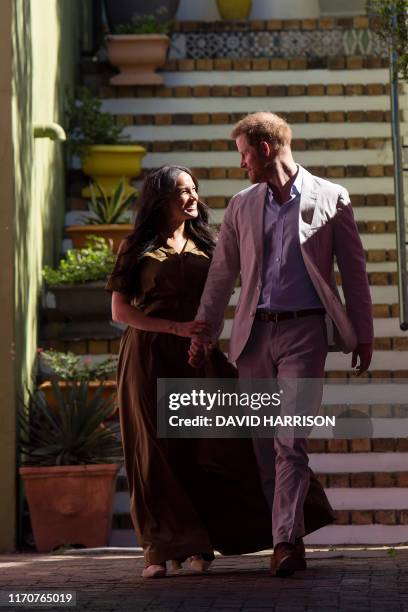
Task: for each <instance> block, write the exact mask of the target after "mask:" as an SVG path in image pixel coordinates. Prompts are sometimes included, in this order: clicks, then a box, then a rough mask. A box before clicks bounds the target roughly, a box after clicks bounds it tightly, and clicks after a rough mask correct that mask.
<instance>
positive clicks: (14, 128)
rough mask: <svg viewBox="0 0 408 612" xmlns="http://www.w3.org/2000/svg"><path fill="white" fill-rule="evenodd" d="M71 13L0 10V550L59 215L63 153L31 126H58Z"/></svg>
mask: <svg viewBox="0 0 408 612" xmlns="http://www.w3.org/2000/svg"><path fill="white" fill-rule="evenodd" d="M78 8H79V0H46V1H43V0H41V1H38V0H2V1H1V2H0V24H1V25H0V45H1V47H2V48H3V49H4V50H5V51H6V53H5V54H4V55H3V54H2V63H1V68H0V135H1V143H2V144H1V149H0V155H1V157H2V160H1V161H3V159H4V163H2V164H1V168H0V189H1V193H2V196H3V197H2V198H1V202H2V211H1V221H3V222H2V223H1V227H0V256H1V261H2V283H1V296H0V297H1V300H2V320H1V323H0V337H1V339H2V341H1V343H0V367H1V369H0V376H1V379H2V385H1V386H0V389H1V391H0V394H1V395H0V399H1V400H2V401H1V402H0V419H1V422H2V427H1V429H0V482H1V483H2V485H1V497H2V504H0V550H11V549H12V548H13V547H14V544H15V533H16V530H15V516H16V513H15V503H16V495H15V489H14V486H15V485H14V482H15V464H16V463H15V429H16V428H15V419H16V403H17V402H16V398H17V397H18V396H21V395H24V390H25V388H26V387H27V385H29V384H30V381H31V379H32V376H33V372H34V370H33V368H34V365H35V355H36V347H37V313H38V297H39V292H40V287H41V270H42V268H43V265H44V263H53V261H54V260H55V259H56V258H57V256H58V254H59V250H60V237H61V232H62V226H63V215H64V200H65V185H64V176H65V163H64V147H63V145H62V144H60V143H57V142H53V141H51V140H48V139H34V138H33V123H44V122H50V121H55V122H57V123H61V122H62V109H63V101H64V91H65V86H66V84H72V83H73V80H74V75H75V67H76V59H77V53H78V47H79V44H78V37H79V34H78V33H79V27H78V21H79V10H78ZM10 115H11V120H10ZM13 259H14V265H13ZM3 305H5V308H4V307H3ZM13 359H14V361H13ZM3 500H6V502H5V503H4V501H3Z"/></svg>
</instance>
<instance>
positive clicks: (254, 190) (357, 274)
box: [196, 169, 373, 361]
mask: <svg viewBox="0 0 408 612" xmlns="http://www.w3.org/2000/svg"><path fill="white" fill-rule="evenodd" d="M303 173H304V174H303V183H302V193H301V197H300V206H299V240H300V248H301V252H302V256H303V260H304V262H305V266H306V269H307V271H308V273H309V275H310V278H311V280H312V283H313V285H314V287H315V289H316V291H317V293H318V295H319V297H320V299H321V301H322V303H323V305H324V308H325V309H326V313H327V323H328V332H329V333H328V342H329V345H330V344H334V341H333V338H332V337H333V334H330V328H331V327H333V326H332V325H331V323H333V324H334V329H333V331H334V339H335V346H336V348H337V350H339V349H340V350H342V351H343V352H345V353H348V352H350V351H352V350H354V349H355V347H356V346H357V344H358V343H360V342H367V343H370V342H372V340H373V318H372V304H371V297H370V289H369V285H368V279H367V272H366V264H365V254H364V250H363V246H362V244H361V240H360V236H359V234H358V229H357V225H356V223H355V220H354V217H353V212H352V208H351V204H350V198H349V195H348V193H347V191H346V189H344V188H343V187H341V186H340V185H336V184H334V183H331V182H329V181H326V180H324V179H321V178H318V177H316V176H313V175H312V174H310V172H307V170H305V169H303ZM266 189H267V184H266V183H258V184H255V185H252V186H251V187H248V188H247V189H244V190H243V191H240V192H239V193H238V194H237V195H235V196H234V197H233V198H232V199H231V201H230V203H229V205H228V208H227V210H226V211H225V215H224V220H223V223H222V226H221V231H220V235H219V238H218V242H217V246H216V248H215V251H214V256H213V259H212V262H211V266H210V270H209V273H208V277H207V282H206V284H205V287H204V291H203V294H202V297H201V302H200V306H199V309H198V312H197V316H196V320H205V321H207V322H208V323H209V324H210V325H211V329H212V330H213V337H214V338H217V337H218V336H219V334H220V333H221V330H222V325H223V318H224V312H225V308H226V306H227V304H228V301H229V299H230V296H231V294H232V292H233V288H234V285H235V281H236V279H237V277H238V274H241V291H240V296H239V300H238V304H237V307H236V310H235V317H234V322H233V326H232V331H231V339H230V350H229V358H230V360H231V361H236V360H237V359H238V357H239V355H240V354H241V352H242V351H243V349H244V347H245V345H246V343H247V341H248V338H249V335H250V333H251V328H252V324H253V322H254V317H255V312H256V308H257V305H258V302H259V297H260V293H261V289H262V262H263V250H264V248H266V246H265V245H264V243H263V216H264V206H265V196H266ZM334 257H336V260H337V265H338V268H339V271H340V274H341V277H342V287H343V293H344V297H345V302H346V309H344V307H343V305H342V303H341V300H340V297H339V293H338V291H337V288H336V283H335V278H334ZM329 349H330V346H329ZM332 350H333V349H332Z"/></svg>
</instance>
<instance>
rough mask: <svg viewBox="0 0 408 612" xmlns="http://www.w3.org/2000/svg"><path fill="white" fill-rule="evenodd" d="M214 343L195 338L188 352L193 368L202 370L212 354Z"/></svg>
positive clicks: (199, 337) (200, 337)
mask: <svg viewBox="0 0 408 612" xmlns="http://www.w3.org/2000/svg"><path fill="white" fill-rule="evenodd" d="M212 348H213V346H212V343H211V342H210V341H209V340H208V339H207V338H204V337H202V336H193V338H192V339H191V343H190V348H189V351H188V357H189V359H188V363H189V364H190V365H191V366H192V367H193V368H200V367H201V366H202V365H203V363H204V361H206V360H207V359H208V357H209V355H210V353H211V350H212Z"/></svg>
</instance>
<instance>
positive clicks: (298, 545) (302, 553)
mask: <svg viewBox="0 0 408 612" xmlns="http://www.w3.org/2000/svg"><path fill="white" fill-rule="evenodd" d="M295 550H296V553H297V554H298V555H299V557H301V558H302V559H304V560H305V567H304V568H303V569H306V550H305V545H304V544H303V538H296V540H295Z"/></svg>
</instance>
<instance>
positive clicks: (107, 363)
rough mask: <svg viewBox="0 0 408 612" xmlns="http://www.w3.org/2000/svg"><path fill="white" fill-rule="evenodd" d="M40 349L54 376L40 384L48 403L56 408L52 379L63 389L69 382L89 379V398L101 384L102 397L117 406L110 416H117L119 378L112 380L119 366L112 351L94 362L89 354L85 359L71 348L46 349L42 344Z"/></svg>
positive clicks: (43, 362) (39, 351)
mask: <svg viewBox="0 0 408 612" xmlns="http://www.w3.org/2000/svg"><path fill="white" fill-rule="evenodd" d="M38 353H39V355H40V359H41V362H42V364H43V365H45V366H46V367H47V368H49V369H50V370H51V373H50V378H51V380H46V381H44V382H43V383H41V384H40V386H39V390H40V391H41V392H42V393H44V395H45V399H46V401H47V404H48V405H49V406H51V407H52V408H55V409H57V405H58V398H57V397H56V396H55V395H54V393H53V388H54V385H53V382H56V384H57V385H58V387H59V388H60V389H62V390H64V389H65V388H66V387H67V385H69V384H73V383H76V384H80V383H81V382H86V383H87V385H88V395H87V400H88V401H91V400H92V399H93V397H94V395H95V393H96V391H97V390H98V389H99V388H100V387H101V388H102V397H103V398H104V399H106V400H109V399H110V400H112V401H113V402H114V407H115V410H114V412H113V413H112V417H111V418H116V410H117V406H116V381H115V380H112V378H113V377H114V372H115V370H116V366H117V357H116V356H114V355H109V357H107V358H106V359H103V360H102V361H100V362H99V363H93V362H92V361H91V360H90V359H89V358H85V359H82V358H81V357H80V356H79V355H75V354H74V353H71V352H66V353H65V352H60V351H54V350H50V351H45V350H43V349H41V348H40V349H38Z"/></svg>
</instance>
